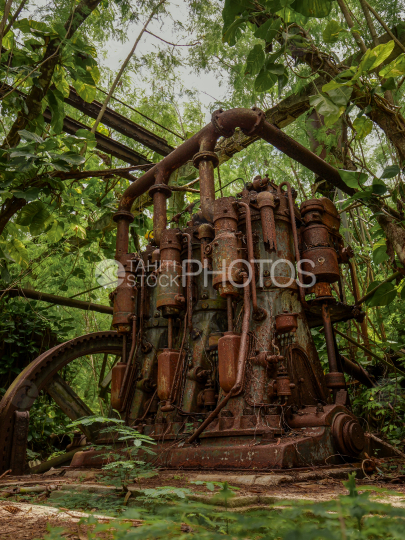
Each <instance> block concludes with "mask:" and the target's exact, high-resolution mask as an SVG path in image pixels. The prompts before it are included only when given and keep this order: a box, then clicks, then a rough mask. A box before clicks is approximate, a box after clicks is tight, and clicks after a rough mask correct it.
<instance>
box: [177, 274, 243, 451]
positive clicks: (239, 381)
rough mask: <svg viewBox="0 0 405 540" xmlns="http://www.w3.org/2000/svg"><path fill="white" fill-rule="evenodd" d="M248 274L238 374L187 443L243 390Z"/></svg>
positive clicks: (192, 440) (198, 434)
mask: <svg viewBox="0 0 405 540" xmlns="http://www.w3.org/2000/svg"><path fill="white" fill-rule="evenodd" d="M247 279H248V276H247V275H246V274H245V275H244V291H243V309H244V313H243V321H242V334H241V339H240V348H239V355H238V374H237V377H236V382H235V384H234V385H233V387H232V388H231V390H230V391H229V392H228V393H227V394H226V396H225V397H224V399H223V400H222V401H221V402H220V403H219V404H218V405H217V406H216V407H215V409H214V410H213V411H212V412H211V413H210V415H209V416H208V417H207V418H206V419H205V420H204V422H203V423H202V424H201V426H200V427H199V428H198V429H197V430H196V431H195V432H194V433H193V434H192V435H191V437H190V438H189V439H188V440H187V443H188V444H190V443H192V442H194V441H195V440H196V439H197V438H198V437H199V436H200V435H201V433H202V432H203V431H204V429H205V428H206V427H208V426H209V425H210V424H211V422H212V421H213V420H215V418H216V417H217V416H218V414H219V413H220V412H221V410H222V409H223V408H224V407H225V405H226V404H227V403H228V401H229V400H230V399H231V397H233V396H236V395H238V394H239V393H240V392H241V391H242V390H243V381H244V378H245V368H246V357H247V352H248V331H249V321H250V293H249V286H248V285H246V281H247Z"/></svg>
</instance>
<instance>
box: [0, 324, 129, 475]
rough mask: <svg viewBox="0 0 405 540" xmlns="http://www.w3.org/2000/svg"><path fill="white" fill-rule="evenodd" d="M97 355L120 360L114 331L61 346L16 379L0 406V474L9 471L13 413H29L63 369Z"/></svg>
mask: <svg viewBox="0 0 405 540" xmlns="http://www.w3.org/2000/svg"><path fill="white" fill-rule="evenodd" d="M97 353H110V354H115V355H118V356H120V355H121V353H122V336H119V335H118V334H117V332H114V331H107V332H94V333H93V334H86V335H85V336H81V337H78V338H75V339H72V340H70V341H67V342H66V343H61V344H60V345H57V346H56V347H54V348H53V349H50V350H49V351H46V352H44V353H43V354H41V356H39V357H38V358H37V359H36V360H34V361H33V362H31V364H29V365H28V366H27V367H26V368H25V369H24V370H23V371H22V372H21V373H20V374H19V375H18V377H17V378H16V379H15V381H14V383H13V385H12V386H10V388H9V389H8V390H7V392H6V393H5V395H4V396H3V399H2V400H1V402H0V426H1V430H0V474H1V473H2V472H4V471H6V470H8V469H9V468H10V467H9V465H10V457H11V449H12V443H13V428H14V420H15V413H16V412H20V411H29V410H30V408H31V406H32V404H33V403H34V401H35V399H36V398H37V397H38V395H39V392H40V391H41V390H43V389H44V388H45V387H46V385H47V384H48V383H49V382H50V381H51V379H52V378H53V377H54V375H55V374H56V373H57V372H58V371H59V370H60V369H62V368H63V367H64V366H66V365H67V364H69V363H70V362H72V361H73V360H75V359H76V358H80V357H81V356H85V355H87V354H97ZM15 451H16V449H13V452H15Z"/></svg>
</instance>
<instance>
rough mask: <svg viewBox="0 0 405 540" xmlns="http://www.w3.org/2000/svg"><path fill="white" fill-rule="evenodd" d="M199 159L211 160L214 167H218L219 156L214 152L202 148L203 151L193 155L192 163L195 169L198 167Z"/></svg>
mask: <svg viewBox="0 0 405 540" xmlns="http://www.w3.org/2000/svg"><path fill="white" fill-rule="evenodd" d="M200 161H211V162H212V165H213V166H214V169H215V167H218V164H219V157H218V156H217V155H216V153H215V152H209V151H208V150H204V151H203V152H198V153H197V154H194V156H193V165H194V167H195V168H196V169H198V165H199V164H200Z"/></svg>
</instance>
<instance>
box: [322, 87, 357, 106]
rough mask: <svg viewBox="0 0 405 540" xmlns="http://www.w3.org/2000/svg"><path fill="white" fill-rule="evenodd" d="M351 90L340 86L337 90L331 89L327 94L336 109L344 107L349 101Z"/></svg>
mask: <svg viewBox="0 0 405 540" xmlns="http://www.w3.org/2000/svg"><path fill="white" fill-rule="evenodd" d="M352 92H353V88H349V87H347V86H341V87H339V88H333V89H330V90H328V92H327V94H328V96H329V97H330V99H331V100H332V101H333V103H334V104H335V105H337V106H338V107H345V108H346V105H347V104H348V103H349V101H350V97H351V95H352Z"/></svg>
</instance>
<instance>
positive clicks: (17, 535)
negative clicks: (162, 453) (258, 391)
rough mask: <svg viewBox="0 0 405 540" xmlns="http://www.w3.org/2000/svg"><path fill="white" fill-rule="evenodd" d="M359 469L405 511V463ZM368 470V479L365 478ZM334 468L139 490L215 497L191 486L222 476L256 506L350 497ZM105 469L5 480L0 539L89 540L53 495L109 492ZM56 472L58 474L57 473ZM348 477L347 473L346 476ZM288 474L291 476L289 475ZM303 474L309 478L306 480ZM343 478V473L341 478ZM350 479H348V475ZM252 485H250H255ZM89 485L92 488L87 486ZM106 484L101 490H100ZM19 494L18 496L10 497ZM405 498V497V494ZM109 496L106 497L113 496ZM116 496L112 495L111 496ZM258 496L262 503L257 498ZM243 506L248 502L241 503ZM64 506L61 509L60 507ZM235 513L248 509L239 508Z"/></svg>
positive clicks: (160, 479)
mask: <svg viewBox="0 0 405 540" xmlns="http://www.w3.org/2000/svg"><path fill="white" fill-rule="evenodd" d="M356 468H357V478H358V477H359V476H363V478H362V479H359V480H357V481H356V483H357V485H358V488H359V490H361V486H362V485H373V486H375V487H376V488H385V489H389V490H392V491H395V492H396V493H397V496H396V497H390V498H388V499H387V498H386V497H385V496H383V499H384V502H390V503H391V504H395V505H401V506H404V507H405V460H398V459H393V458H391V459H388V460H385V461H384V462H380V463H377V464H375V466H374V469H373V470H367V469H366V468H365V467H364V464H363V466H362V464H356V466H353V470H355V469H356ZM362 470H363V471H364V472H365V473H366V475H367V476H364V472H363V473H362V472H361V471H362ZM328 471H330V469H329V470H324V471H319V470H318V471H311V470H310V469H309V470H308V471H306V472H305V471H304V472H301V473H300V474H298V473H295V472H292V471H285V472H284V471H283V472H280V473H278V474H268V473H260V472H258V471H256V472H252V471H250V472H236V473H235V472H221V473H219V472H218V471H212V473H210V475H208V473H201V471H177V472H174V471H165V470H161V471H159V472H158V475H157V476H155V477H153V478H148V479H142V480H141V481H140V482H139V483H138V484H137V485H136V486H134V489H136V488H139V489H145V488H156V487H160V486H171V487H182V488H188V489H191V490H192V491H193V492H194V493H195V494H196V496H197V495H200V496H204V495H212V492H211V491H209V490H208V489H207V487H206V486H205V485H195V484H192V483H190V482H191V481H192V480H195V479H205V480H207V481H210V480H214V478H218V480H219V481H222V482H224V481H228V483H229V484H230V485H231V486H235V487H237V488H239V489H238V490H236V491H235V493H236V497H237V498H238V499H237V500H241V501H242V500H245V506H246V505H248V504H249V503H246V500H247V501H249V500H250V499H252V500H253V499H254V500H255V501H256V502H255V506H266V505H267V506H269V503H267V504H266V503H264V502H260V501H261V498H262V496H263V498H264V497H267V500H268V497H274V498H276V499H280V500H282V499H284V500H285V499H287V500H294V499H300V500H305V499H306V500H310V501H323V500H330V499H333V498H336V497H338V496H339V495H346V494H347V493H348V492H347V489H346V488H345V487H344V485H343V479H342V478H334V477H332V474H331V473H330V472H328ZM98 472H99V471H93V472H92V471H84V470H76V471H72V470H70V469H69V468H64V469H58V470H56V471H50V472H49V473H47V474H45V475H29V476H22V477H10V476H6V477H4V478H2V479H0V540H23V539H24V540H25V539H29V540H33V539H43V538H44V536H45V535H46V533H47V530H48V529H47V527H49V526H51V527H62V528H63V529H64V530H65V532H64V533H61V536H60V537H61V538H69V539H71V540H85V539H87V538H88V535H87V528H86V526H85V525H83V524H81V523H79V520H80V518H81V517H83V516H86V515H89V514H88V513H87V512H88V511H86V512H80V508H77V509H75V510H67V509H65V508H63V507H61V506H59V505H58V500H57V499H55V500H53V499H54V497H53V496H52V493H53V492H55V491H64V492H66V491H67V490H75V489H80V490H81V491H83V490H87V489H89V490H90V491H91V490H93V491H94V490H97V489H103V488H102V487H101V486H102V482H100V478H97V474H98ZM52 473H53V474H52ZM345 474H347V473H345ZM283 475H284V478H287V480H285V481H284V480H283V481H282V483H279V484H278V485H269V484H267V485H258V484H257V482H260V479H259V480H257V479H258V478H259V477H260V478H264V477H265V481H267V480H268V479H270V480H274V479H276V482H277V481H278V480H280V476H283ZM285 475H287V476H285ZM303 476H304V477H305V478H306V477H308V478H307V479H305V480H302V478H303ZM341 476H342V475H341ZM343 476H344V475H343ZM249 483H250V485H246V484H249ZM33 486H42V488H43V489H42V490H40V491H39V492H37V493H21V492H20V493H16V491H18V490H19V489H20V491H24V489H26V488H31V487H33ZM86 486H87V487H86ZM99 486H100V487H99ZM10 492H13V493H10ZM402 494H404V496H402ZM108 496H109V494H108V493H106V494H105V495H103V498H104V497H108ZM110 496H111V493H110ZM254 496H258V497H256V499H255V498H254ZM241 504H242V503H241ZM58 506H59V507H58ZM91 511H92V513H93V512H94V513H93V515H94V516H95V517H96V519H97V520H98V521H99V522H100V523H108V522H109V523H111V525H112V526H113V523H114V518H111V517H110V516H106V515H103V514H102V513H101V510H100V509H98V508H92V509H91ZM234 511H242V510H241V509H240V510H238V508H235V510H234ZM132 525H133V526H139V525H140V523H139V522H137V521H136V520H133V522H132ZM110 537H111V534H108V533H105V534H104V535H103V536H100V538H106V539H107V538H110Z"/></svg>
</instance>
